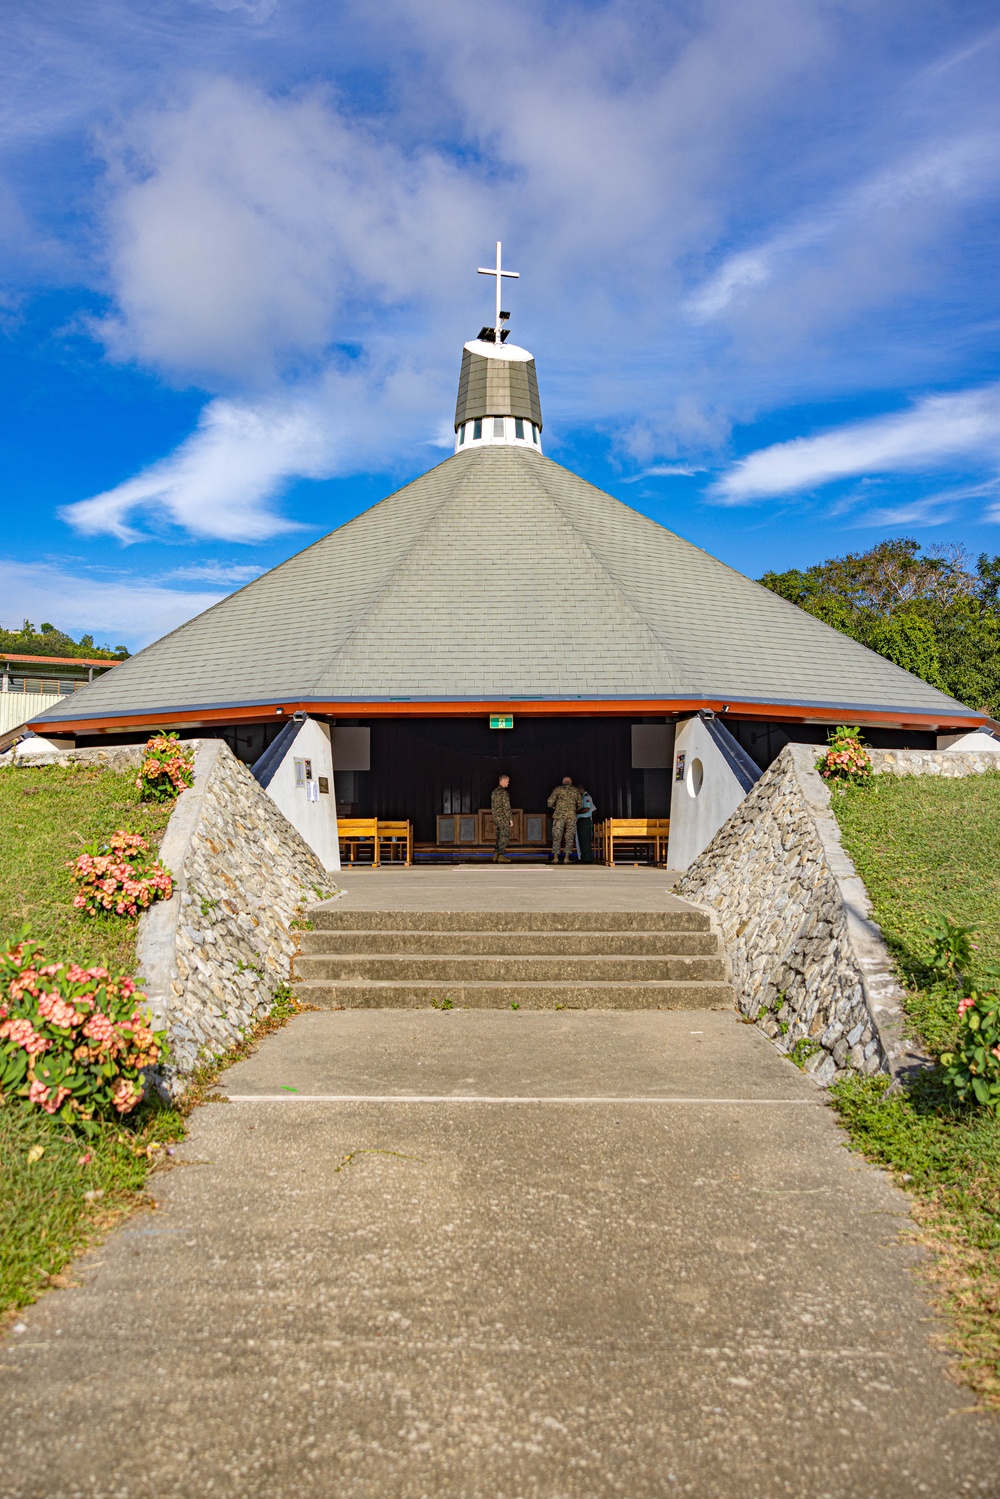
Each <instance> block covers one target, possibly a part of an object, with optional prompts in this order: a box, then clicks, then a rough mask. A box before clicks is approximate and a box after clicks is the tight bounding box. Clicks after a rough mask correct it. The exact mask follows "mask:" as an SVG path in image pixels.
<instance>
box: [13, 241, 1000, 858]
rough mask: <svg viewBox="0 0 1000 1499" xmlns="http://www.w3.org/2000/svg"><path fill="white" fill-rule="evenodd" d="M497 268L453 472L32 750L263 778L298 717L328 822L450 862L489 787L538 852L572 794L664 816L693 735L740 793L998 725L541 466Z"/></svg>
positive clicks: (209, 622)
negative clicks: (112, 750) (308, 728)
mask: <svg viewBox="0 0 1000 1499" xmlns="http://www.w3.org/2000/svg"><path fill="white" fill-rule="evenodd" d="M497 248H498V256H497V265H496V268H495V270H494V269H490V270H489V272H488V274H490V275H493V276H495V277H496V287H497V297H496V317H495V321H494V324H493V326H492V327H487V328H483V329H482V330H481V332H480V334H479V336H478V337H477V338H475V339H472V340H471V341H470V342H468V343H467V344H466V345H465V347H464V349H463V351H462V363H461V372H460V375H459V387H458V402H457V406H456V410H455V422H454V426H455V448H454V452H453V454H452V455H451V456H450V457H449V458H447V459H446V460H445V461H444V462H443V463H440V464H438V465H437V466H436V467H435V468H432V469H431V470H430V471H429V472H428V473H425V474H423V475H422V476H421V477H420V478H418V479H415V480H414V481H413V482H412V483H410V484H407V485H405V486H404V487H403V488H402V489H400V490H397V491H396V493H394V494H392V495H390V496H389V497H388V498H387V499H385V500H382V501H381V503H379V504H377V505H375V506H373V507H372V508H371V509H370V510H367V511H365V512H364V513H363V514H361V515H359V516H357V517H356V518H355V519H354V520H351V521H349V522H347V524H345V525H343V526H340V527H339V528H338V529H337V530H335V531H332V532H331V533H330V534H329V535H327V536H324V537H323V538H322V539H321V540H319V541H316V542H314V543H313V544H312V545H311V546H309V547H307V548H306V549H305V550H304V551H302V552H300V553H298V554H297V555H296V556H294V557H291V558H289V560H288V561H287V562H283V563H281V564H280V565H279V566H278V567H275V568H273V569H272V570H271V571H270V572H268V573H266V574H264V575H263V576H262V577H260V578H257V579H256V580H255V581H254V582H252V583H249V584H248V585H247V586H246V587H245V588H242V589H240V590H239V591H238V592H237V593H234V594H232V595H230V596H229V597H228V598H225V599H223V600H222V601H221V602H220V603H218V604H216V605H214V606H213V607H212V608H210V609H208V610H206V611H205V613H203V614H201V615H199V616H198V617H197V618H195V619H192V620H191V621H189V622H188V623H187V624H185V625H182V626H181V627H180V628H179V629H176V630H174V631H173V632H172V633H171V634H169V635H166V636H164V638H163V639H161V640H158V641H156V642H155V643H154V644H153V645H150V646H148V647H147V648H146V649H145V650H143V651H141V652H140V653H139V654H138V655H136V656H133V657H132V658H131V659H130V660H127V661H125V662H123V663H121V664H120V665H117V666H116V667H115V668H114V670H113V671H111V672H109V673H107V675H105V676H103V677H101V678H98V679H97V680H95V681H94V682H93V683H92V684H90V685H89V686H86V687H84V688H82V689H81V690H80V691H78V692H76V693H74V694H73V695H72V697H68V698H65V699H63V700H60V701H59V702H58V703H57V704H55V705H54V706H52V707H50V708H49V709H48V710H47V711H46V712H45V713H44V714H42V715H40V716H38V717H37V718H35V719H34V720H33V721H32V725H31V726H32V728H33V729H34V731H35V732H36V733H37V734H39V735H42V736H44V737H45V738H46V739H53V738H55V739H56V740H58V741H59V742H60V743H68V742H73V743H75V744H76V745H94V744H99V743H122V742H136V741H139V740H141V739H143V738H145V737H146V735H147V734H148V733H149V732H150V731H151V730H153V729H172V730H176V731H178V732H179V733H180V734H181V735H182V736H184V737H191V736H195V735H197V736H202V737H204V736H221V737H222V738H224V739H225V740H226V741H227V743H228V744H229V745H230V747H231V748H232V749H233V750H234V751H235V753H236V754H237V755H238V756H240V758H241V759H242V760H244V761H245V762H246V763H247V764H248V765H254V764H257V763H259V762H260V761H261V758H262V756H264V754H265V751H268V750H269V749H270V748H271V746H272V745H273V743H274V741H275V739H276V738H277V736H278V735H279V733H280V732H281V730H282V729H283V727H284V726H285V725H286V724H288V722H289V721H290V720H293V719H294V718H295V715H305V716H308V718H309V719H310V720H315V721H316V723H317V724H318V725H320V726H322V729H323V732H324V733H325V734H326V736H327V739H328V741H329V742H330V744H331V747H332V748H331V753H332V772H333V782H334V786H333V788H332V790H331V791H330V793H329V795H330V803H334V802H335V803H336V809H337V811H338V812H339V814H340V816H341V817H342V818H343V817H379V818H383V819H397V820H399V819H405V820H407V821H409V822H411V823H412V826H413V836H414V841H415V844H416V847H417V854H418V858H419V857H421V856H422V857H433V856H435V855H438V856H442V857H443V856H445V855H446V852H447V845H448V844H449V843H455V842H456V840H457V839H458V836H459V835H458V832H457V831H456V830H457V828H458V827H459V826H460V825H459V824H457V823H456V821H455V819H456V818H464V819H465V820H466V826H467V827H471V825H472V821H473V820H474V819H475V817H476V815H477V814H478V812H479V809H481V808H486V807H488V806H489V802H490V792H491V790H492V788H493V787H494V786H495V785H496V780H497V775H498V773H499V772H500V771H501V770H502V771H506V772H508V773H509V774H510V776H511V797H512V802H513V804H514V806H515V807H516V808H518V809H523V811H524V812H525V814H526V815H527V814H536V818H535V823H534V824H533V826H534V828H535V833H536V834H537V831H538V829H537V820H538V818H537V814H542V821H543V822H544V815H543V814H544V809H545V802H546V797H547V795H548V793H549V792H550V790H551V789H552V787H553V786H554V785H555V784H556V783H557V782H558V781H559V780H560V779H561V778H562V777H563V776H564V775H569V776H572V778H573V780H574V781H575V782H578V783H582V784H583V785H585V786H586V787H587V789H588V790H589V791H590V793H591V795H592V796H593V798H594V801H595V802H596V804H597V816H598V817H599V818H604V817H655V818H665V817H668V816H669V815H670V813H671V799H672V793H673V792H674V791H675V789H676V788H677V787H678V785H679V784H682V783H683V782H684V778H685V775H686V774H687V771H685V767H684V758H685V754H684V752H683V751H682V750H681V749H679V746H681V744H682V737H683V733H684V731H685V725H689V724H691V723H692V722H693V721H695V720H698V721H700V722H701V723H703V724H704V723H709V724H714V725H715V728H714V729H713V734H714V736H715V740H716V741H717V742H718V743H722V744H724V745H725V746H728V747H729V748H728V750H727V751H726V753H728V754H729V758H730V760H731V761H732V762H733V763H734V764H735V763H737V762H739V763H740V764H741V766H742V771H741V774H743V776H744V778H745V777H746V774H747V773H748V767H749V773H750V774H751V775H752V774H756V773H759V770H760V769H763V768H765V767H766V766H767V765H768V764H769V763H770V762H771V761H772V760H773V758H774V757H775V755H776V754H777V753H778V751H779V750H780V749H781V747H782V746H783V745H784V744H785V743H787V742H788V741H789V740H796V741H803V742H807V743H817V744H819V743H823V742H824V741H825V739H826V735H827V733H828V731H829V729H830V728H831V727H832V726H833V725H835V724H839V723H849V724H859V725H860V726H861V727H862V729H863V731H864V734H865V737H866V738H867V740H868V742H869V743H870V744H872V745H874V746H877V747H883V748H893V747H912V748H921V747H923V748H935V747H936V746H937V744H938V738H939V736H941V737H942V738H943V737H944V736H954V735H956V734H959V733H962V732H965V731H967V730H969V729H973V728H975V727H976V726H977V725H979V724H982V723H985V722H986V721H987V720H986V718H985V716H984V715H983V714H981V713H977V712H974V711H973V710H972V709H970V708H967V707H965V706H963V705H962V704H961V703H958V702H956V701H955V700H953V699H952V698H950V697H947V696H946V695H945V694H944V693H941V692H939V691H937V690H936V689H935V688H933V687H931V686H929V685H928V684H927V683H926V682H923V681H921V680H920V679H919V678H917V677H914V676H912V675H910V674H909V673H908V672H906V671H904V670H902V669H901V668H900V667H898V666H896V665H894V664H893V663H892V662H890V661H888V660H886V659H885V658H884V657H882V656H879V655H876V654H874V653H873V652H872V651H869V650H867V649H866V648H865V647H864V646H862V645H859V644H858V643H857V642H856V641H854V640H851V639H848V638H847V636H845V635H842V634H840V633H839V632H838V631H836V630H834V629H831V628H830V627H829V626H827V625H824V624H822V623H820V621H819V620H817V619H814V618H813V617H812V616H811V615H809V614H806V613H804V612H803V611H801V610H800V609H798V608H796V607H795V605H793V604H791V603H788V602H787V601H786V600H784V599H781V598H779V597H777V596H776V595H775V594H773V593H771V592H770V591H769V590H768V589H766V588H763V587H761V586H760V585H759V584H757V583H754V582H752V581H751V580H750V579H749V578H746V577H744V576H743V575H742V574H741V573H739V572H737V571H735V570H734V569H733V568H731V567H728V566H727V565H726V564H724V563H722V562H719V561H717V560H716V559H715V558H714V557H711V556H709V555H708V553H706V552H705V551H703V550H702V549H701V548H700V547H697V546H694V545H693V544H692V543H691V542H688V541H685V540H684V539H683V538H682V537H680V536H678V535H676V534H675V533H674V532H672V531H669V530H667V529H666V528H665V527H663V526H661V525H658V524H657V523H656V522H655V521H653V520H651V519H649V517H648V516H645V515H642V514H640V513H639V512H638V511H635V510H632V509H630V508H629V507H628V506H627V505H624V504H622V503H621V502H620V501H619V500H616V499H614V498H613V497H612V496H611V495H608V494H606V493H604V492H603V491H601V490H600V489H597V488H595V487H594V486H593V485H592V484H589V483H588V482H587V481H586V480H585V479H583V478H580V477H579V476H578V475H577V474H574V473H572V472H571V471H570V470H569V469H566V468H564V467H562V466H561V465H560V464H558V463H555V462H553V461H552V459H550V458H547V457H546V456H545V454H544V451H543V435H544V423H543V419H542V407H541V403H540V399H539V391H538V381H537V376H536V370H535V362H534V359H533V358H532V356H531V355H530V354H529V353H528V351H527V350H525V349H522V348H518V347H517V346H515V345H512V344H511V343H509V342H508V334H507V324H508V314H507V313H506V312H504V311H503V310H502V308H501V299H500V287H501V285H502V278H506V277H508V276H510V275H512V274H513V273H511V272H508V271H504V270H502V268H501V265H500V258H499V246H498V247H497ZM295 721H296V722H301V717H300V719H298V720H295ZM720 736H721V737H720ZM675 738H676V743H675ZM734 746H735V749H734V748H733V747H734ZM688 759H689V762H690V755H688ZM699 763H700V762H699ZM688 769H690V763H689V766H688ZM698 789H700V784H699V788H698ZM687 790H688V791H689V792H690V793H691V794H697V793H696V792H693V791H692V788H691V787H690V786H688V787H687ZM332 812H333V807H332V806H331V813H332ZM442 829H443V836H442ZM529 841H530V840H529ZM534 841H535V842H539V843H541V842H544V830H543V832H542V836H541V838H539V837H537V836H536V837H535V840H534Z"/></svg>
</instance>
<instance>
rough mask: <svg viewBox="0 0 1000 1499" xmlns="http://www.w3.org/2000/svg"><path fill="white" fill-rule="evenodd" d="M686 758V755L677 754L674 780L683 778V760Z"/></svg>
mask: <svg viewBox="0 0 1000 1499" xmlns="http://www.w3.org/2000/svg"><path fill="white" fill-rule="evenodd" d="M686 759H687V756H686V755H678V756H677V761H676V765H675V767H674V780H675V781H683V779H684V761H685V760H686Z"/></svg>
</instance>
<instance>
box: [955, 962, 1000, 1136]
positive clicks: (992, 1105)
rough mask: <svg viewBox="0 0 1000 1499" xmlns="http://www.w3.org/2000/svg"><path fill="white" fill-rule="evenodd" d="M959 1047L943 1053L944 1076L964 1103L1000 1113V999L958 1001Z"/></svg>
mask: <svg viewBox="0 0 1000 1499" xmlns="http://www.w3.org/2000/svg"><path fill="white" fill-rule="evenodd" d="M958 1017H959V1022H960V1024H961V1032H960V1035H959V1041H958V1045H957V1046H956V1048H955V1050H954V1051H946V1052H943V1053H942V1055H941V1058H940V1062H941V1075H942V1078H943V1080H944V1082H945V1084H946V1085H947V1086H948V1087H949V1088H951V1089H952V1091H953V1092H954V1093H955V1094H957V1096H958V1097H959V1098H960V1099H961V1100H962V1102H963V1103H965V1102H967V1101H968V1102H971V1101H972V1100H975V1102H976V1103H978V1104H981V1105H982V1106H983V1107H984V1108H987V1109H992V1110H993V1111H994V1112H996V1111H997V1110H1000V996H998V995H996V994H978V993H976V992H975V991H973V993H971V994H967V995H965V997H964V998H963V999H960V1000H959V1002H958Z"/></svg>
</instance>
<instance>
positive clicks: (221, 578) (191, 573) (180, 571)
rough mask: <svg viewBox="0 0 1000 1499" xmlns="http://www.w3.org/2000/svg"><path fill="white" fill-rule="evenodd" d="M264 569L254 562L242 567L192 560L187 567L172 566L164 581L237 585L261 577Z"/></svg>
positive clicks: (225, 563) (226, 563)
mask: <svg viewBox="0 0 1000 1499" xmlns="http://www.w3.org/2000/svg"><path fill="white" fill-rule="evenodd" d="M263 571H264V569H263V568H262V567H258V566H256V564H254V563H250V564H248V565H247V566H246V567H241V566H238V565H233V564H230V563H228V562H192V563H191V564H190V565H189V566H187V567H173V568H171V569H170V571H169V572H168V573H165V574H164V581H169V582H173V581H174V580H177V581H178V582H186V583H191V582H198V583H231V584H233V585H234V586H235V585H237V584H240V583H250V582H252V581H253V579H254V578H259V577H260V575H261V573H262V572H263Z"/></svg>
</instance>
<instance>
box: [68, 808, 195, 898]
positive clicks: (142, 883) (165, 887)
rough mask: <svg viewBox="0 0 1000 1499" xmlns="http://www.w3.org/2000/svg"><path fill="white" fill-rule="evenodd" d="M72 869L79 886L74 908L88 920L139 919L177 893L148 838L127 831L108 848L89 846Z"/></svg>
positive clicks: (111, 840) (120, 831)
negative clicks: (104, 915)
mask: <svg viewBox="0 0 1000 1499" xmlns="http://www.w3.org/2000/svg"><path fill="white" fill-rule="evenodd" d="M69 867H70V869H71V870H72V872H73V879H74V881H75V883H76V885H77V886H78V889H77V893H76V894H75V895H74V897H73V904H74V906H76V908H77V910H78V911H83V912H85V913H86V915H88V916H96V915H97V913H98V912H99V911H110V912H112V913H113V914H114V915H116V916H138V914H139V912H140V911H145V910H147V909H148V907H149V906H151V905H152V904H153V902H154V901H157V900H169V899H170V897H171V895H172V894H173V890H174V883H173V878H172V876H171V874H170V871H169V870H168V869H164V867H163V865H162V864H159V863H157V861H156V860H155V859H154V858H152V856H151V854H150V851H149V844H148V843H147V842H146V840H145V838H143V837H141V836H140V835H139V834H138V833H130V832H128V831H127V830H126V829H125V828H119V829H118V831H117V833H112V835H111V837H110V838H109V840H108V842H107V843H105V844H97V843H89V844H88V845H87V847H86V848H85V849H84V851H83V853H82V854H78V855H77V857H76V858H75V859H73V860H71V861H70V865H69Z"/></svg>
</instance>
